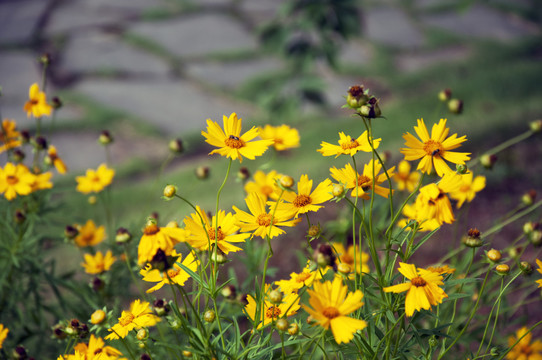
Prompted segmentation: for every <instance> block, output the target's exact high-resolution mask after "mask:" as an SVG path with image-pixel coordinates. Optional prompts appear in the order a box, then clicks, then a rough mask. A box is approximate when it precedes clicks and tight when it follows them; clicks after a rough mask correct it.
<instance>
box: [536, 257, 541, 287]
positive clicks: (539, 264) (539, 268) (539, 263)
mask: <svg viewBox="0 0 542 360" xmlns="http://www.w3.org/2000/svg"><path fill="white" fill-rule="evenodd" d="M536 265H538V269H536V271H538V272H539V273H540V274H542V261H540V260H538V259H536ZM536 283H537V284H538V287H539V288H542V279H540V280H536Z"/></svg>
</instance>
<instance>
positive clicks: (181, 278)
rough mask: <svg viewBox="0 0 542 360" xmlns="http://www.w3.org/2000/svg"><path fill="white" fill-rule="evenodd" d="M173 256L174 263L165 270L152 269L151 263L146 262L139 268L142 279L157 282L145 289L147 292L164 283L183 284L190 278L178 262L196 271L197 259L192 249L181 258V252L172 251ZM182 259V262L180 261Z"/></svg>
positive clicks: (157, 288) (158, 287)
mask: <svg viewBox="0 0 542 360" xmlns="http://www.w3.org/2000/svg"><path fill="white" fill-rule="evenodd" d="M172 256H173V257H176V258H177V259H176V263H175V264H173V266H172V267H171V268H169V269H167V270H165V271H160V270H158V269H153V268H152V266H151V264H147V266H146V267H145V268H144V269H141V271H140V272H139V273H140V274H141V275H142V276H143V281H147V282H154V283H157V284H156V285H154V286H153V287H152V288H150V289H148V290H147V293H151V292H154V291H157V290H159V289H161V288H162V286H164V285H166V284H178V285H180V286H184V283H185V282H186V280H188V279H189V278H190V274H188V273H187V272H186V271H184V270H183V269H182V268H181V267H180V266H179V265H178V263H181V264H182V265H184V266H186V267H187V268H189V269H190V270H192V271H194V272H196V270H197V269H198V265H199V261H198V260H197V259H196V256H195V254H194V252H193V251H191V252H190V253H189V254H188V255H187V256H186V257H185V258H184V260H183V258H182V255H181V254H177V253H176V252H175V251H173V254H172ZM181 260H182V262H181Z"/></svg>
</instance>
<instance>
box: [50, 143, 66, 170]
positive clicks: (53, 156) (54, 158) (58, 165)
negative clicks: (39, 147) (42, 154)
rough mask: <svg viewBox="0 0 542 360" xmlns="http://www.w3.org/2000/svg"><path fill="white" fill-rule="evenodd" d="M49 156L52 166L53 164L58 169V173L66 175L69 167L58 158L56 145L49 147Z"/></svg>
mask: <svg viewBox="0 0 542 360" xmlns="http://www.w3.org/2000/svg"><path fill="white" fill-rule="evenodd" d="M47 156H48V157H49V160H50V161H51V164H53V166H54V167H55V168H56V171H58V172H59V173H60V174H65V173H66V171H68V167H67V166H66V164H65V163H64V161H63V160H62V159H61V158H60V157H59V156H58V153H57V151H56V147H55V146H54V145H49V148H48V149H47Z"/></svg>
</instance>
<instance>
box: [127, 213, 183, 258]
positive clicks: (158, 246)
mask: <svg viewBox="0 0 542 360" xmlns="http://www.w3.org/2000/svg"><path fill="white" fill-rule="evenodd" d="M186 235H187V232H186V230H185V229H180V228H178V227H174V226H166V227H158V225H156V223H155V222H153V221H149V222H147V224H146V225H145V228H144V229H143V235H142V236H141V240H139V246H138V247H137V262H138V263H139V264H140V265H141V264H144V263H146V262H149V261H151V260H152V259H153V257H154V256H155V255H156V253H157V252H158V250H162V251H163V252H164V254H165V255H166V256H168V255H171V254H172V253H173V251H174V249H173V247H174V246H175V245H176V244H178V243H180V242H184V241H186Z"/></svg>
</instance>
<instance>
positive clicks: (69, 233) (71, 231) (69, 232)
mask: <svg viewBox="0 0 542 360" xmlns="http://www.w3.org/2000/svg"><path fill="white" fill-rule="evenodd" d="M77 235H79V230H77V229H76V228H75V227H73V226H71V225H67V226H66V228H64V236H65V237H66V238H67V239H69V240H72V239H74V238H75V237H76V236H77Z"/></svg>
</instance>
